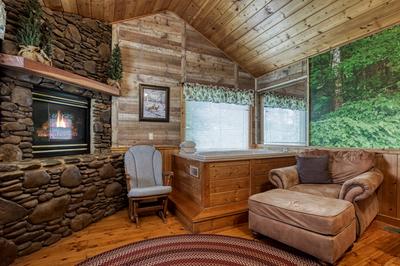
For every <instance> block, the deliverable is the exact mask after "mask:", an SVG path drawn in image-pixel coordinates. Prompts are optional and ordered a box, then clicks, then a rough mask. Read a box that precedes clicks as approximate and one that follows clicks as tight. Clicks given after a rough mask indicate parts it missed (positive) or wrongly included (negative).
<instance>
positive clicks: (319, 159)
mask: <svg viewBox="0 0 400 266" xmlns="http://www.w3.org/2000/svg"><path fill="white" fill-rule="evenodd" d="M296 160H297V164H296V167H297V172H298V174H299V179H300V183H301V184H329V183H332V179H331V176H330V174H329V155H322V156H310V155H308V156H296Z"/></svg>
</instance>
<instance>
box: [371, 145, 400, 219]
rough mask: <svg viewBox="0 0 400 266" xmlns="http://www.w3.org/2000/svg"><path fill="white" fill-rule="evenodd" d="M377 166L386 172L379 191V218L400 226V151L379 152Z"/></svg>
mask: <svg viewBox="0 0 400 266" xmlns="http://www.w3.org/2000/svg"><path fill="white" fill-rule="evenodd" d="M377 168H379V169H380V170H381V171H382V173H383V174H384V179H383V183H382V185H381V186H380V188H379V191H378V199H379V215H378V219H380V220H383V221H386V222H389V223H391V224H394V225H397V226H400V152H391V153H384V152H383V153H380V154H378V155H377Z"/></svg>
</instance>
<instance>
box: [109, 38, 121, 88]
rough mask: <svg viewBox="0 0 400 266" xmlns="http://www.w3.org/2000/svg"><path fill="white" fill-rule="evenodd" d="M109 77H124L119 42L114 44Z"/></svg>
mask: <svg viewBox="0 0 400 266" xmlns="http://www.w3.org/2000/svg"><path fill="white" fill-rule="evenodd" d="M108 77H109V78H110V79H112V80H116V81H119V80H121V79H122V61H121V49H120V48H119V46H118V44H116V45H115V46H114V49H113V51H112V54H111V59H110V63H109V68H108Z"/></svg>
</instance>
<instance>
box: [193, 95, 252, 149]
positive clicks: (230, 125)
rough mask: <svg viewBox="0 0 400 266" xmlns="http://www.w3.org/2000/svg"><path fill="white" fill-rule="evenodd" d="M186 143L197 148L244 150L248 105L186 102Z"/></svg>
mask: <svg viewBox="0 0 400 266" xmlns="http://www.w3.org/2000/svg"><path fill="white" fill-rule="evenodd" d="M185 110H186V128H185V129H186V131H185V132H186V134H185V135H186V140H191V141H194V142H195V143H196V145H197V149H247V148H248V146H249V115H250V107H249V106H248V105H237V104H228V103H211V102H199V101H186V108H185Z"/></svg>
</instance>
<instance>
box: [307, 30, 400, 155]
mask: <svg viewBox="0 0 400 266" xmlns="http://www.w3.org/2000/svg"><path fill="white" fill-rule="evenodd" d="M310 93H311V124H310V145H313V146H328V147H329V146H330V147H361V148H400V27H399V26H397V27H394V28H391V29H387V30H385V31H383V32H380V33H378V34H375V35H372V36H370V37H367V38H364V39H362V40H358V41H355V42H353V43H351V44H348V45H346V46H343V47H341V48H339V49H336V50H332V51H330V52H327V53H324V54H321V55H318V56H316V57H313V58H311V59H310Z"/></svg>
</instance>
